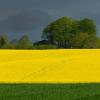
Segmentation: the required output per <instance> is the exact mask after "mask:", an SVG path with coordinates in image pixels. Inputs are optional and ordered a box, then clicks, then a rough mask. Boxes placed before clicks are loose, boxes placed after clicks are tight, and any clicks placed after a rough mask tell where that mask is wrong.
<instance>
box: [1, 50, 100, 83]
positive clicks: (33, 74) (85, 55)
mask: <svg viewBox="0 0 100 100" xmlns="http://www.w3.org/2000/svg"><path fill="white" fill-rule="evenodd" d="M0 82H7V83H8V82H10V83H13V82H15V83H17V82H22V83H23V82H27V83H30V82H32V83H37V82H43V83H44V82H48V83H56V82H59V83H62V82H63V83H71V82H72V83H73V82H100V50H85V49H83V50H71V49H69V50H29V51H28V50H25V51H24V50H0Z"/></svg>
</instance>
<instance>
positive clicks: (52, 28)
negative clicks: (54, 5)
mask: <svg viewBox="0 0 100 100" xmlns="http://www.w3.org/2000/svg"><path fill="white" fill-rule="evenodd" d="M72 23H73V20H72V19H71V18H69V17H62V18H60V19H58V20H56V21H54V22H52V23H50V24H49V25H48V26H47V27H46V28H45V29H44V31H43V38H45V39H48V40H50V41H52V42H51V43H56V44H57V45H58V47H66V46H68V42H69V40H70V32H71V30H72Z"/></svg>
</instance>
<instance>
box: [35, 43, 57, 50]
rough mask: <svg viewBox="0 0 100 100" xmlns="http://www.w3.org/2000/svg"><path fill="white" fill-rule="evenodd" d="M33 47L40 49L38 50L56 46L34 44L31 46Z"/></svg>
mask: <svg viewBox="0 0 100 100" xmlns="http://www.w3.org/2000/svg"><path fill="white" fill-rule="evenodd" d="M33 49H40V50H42V49H57V47H56V46H55V45H50V44H49V45H35V46H34V47H33Z"/></svg>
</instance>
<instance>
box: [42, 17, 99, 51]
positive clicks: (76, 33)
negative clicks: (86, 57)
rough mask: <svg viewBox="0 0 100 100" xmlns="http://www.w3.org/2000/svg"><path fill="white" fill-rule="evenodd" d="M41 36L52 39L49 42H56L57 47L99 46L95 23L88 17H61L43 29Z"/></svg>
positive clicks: (82, 47) (89, 47)
mask: <svg viewBox="0 0 100 100" xmlns="http://www.w3.org/2000/svg"><path fill="white" fill-rule="evenodd" d="M43 37H44V38H45V39H47V40H52V42H51V43H54V44H56V45H57V46H58V48H76V49H85V48H88V49H91V48H100V45H99V43H100V42H99V38H97V36H96V25H95V23H94V21H93V20H92V19H89V18H85V19H82V20H72V19H71V18H69V17H62V18H60V19H58V20H56V21H54V22H52V23H51V24H49V25H48V26H47V27H46V28H45V29H44V31H43Z"/></svg>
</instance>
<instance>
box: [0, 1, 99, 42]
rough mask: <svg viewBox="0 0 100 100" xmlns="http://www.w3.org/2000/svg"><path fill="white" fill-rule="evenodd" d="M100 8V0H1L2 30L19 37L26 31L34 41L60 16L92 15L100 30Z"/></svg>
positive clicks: (0, 22)
mask: <svg viewBox="0 0 100 100" xmlns="http://www.w3.org/2000/svg"><path fill="white" fill-rule="evenodd" d="M99 9H100V1H99V0H0V34H4V33H5V34H7V35H8V36H9V37H10V38H13V37H14V38H18V37H20V36H21V35H23V34H24V33H25V34H29V36H30V37H31V39H33V41H35V40H38V39H40V34H41V33H42V29H43V28H44V27H45V26H46V25H47V24H48V23H49V22H51V21H53V20H54V19H56V18H58V17H61V16H71V17H73V18H83V17H90V18H93V19H94V20H95V21H96V23H97V26H98V30H100V28H99V27H100V20H99V18H100V12H99ZM98 33H99V31H98Z"/></svg>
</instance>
